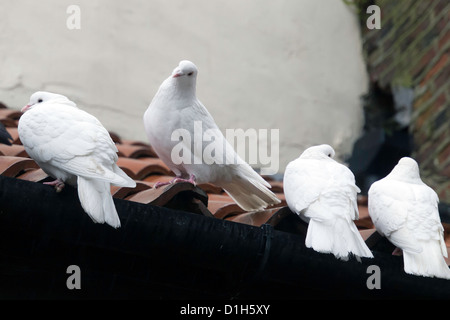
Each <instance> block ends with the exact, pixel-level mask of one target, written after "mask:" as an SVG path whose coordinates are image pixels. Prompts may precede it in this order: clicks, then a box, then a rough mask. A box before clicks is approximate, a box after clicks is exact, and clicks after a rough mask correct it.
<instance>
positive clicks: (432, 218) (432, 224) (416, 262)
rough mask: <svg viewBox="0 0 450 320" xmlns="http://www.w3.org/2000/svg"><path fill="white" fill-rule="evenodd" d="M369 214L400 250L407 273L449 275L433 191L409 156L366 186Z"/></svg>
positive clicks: (380, 231)
mask: <svg viewBox="0 0 450 320" xmlns="http://www.w3.org/2000/svg"><path fill="white" fill-rule="evenodd" d="M368 196H369V215H370V217H371V219H372V221H373V223H374V225H375V227H376V229H377V231H378V232H379V233H380V234H381V235H382V236H385V237H387V238H388V239H389V241H390V242H392V243H393V244H394V245H395V246H396V247H397V248H399V249H401V250H402V252H403V262H404V270H405V272H406V273H408V274H413V275H420V276H426V277H438V278H444V279H450V269H449V267H448V265H447V263H446V262H445V259H444V257H447V248H446V245H445V241H444V228H443V226H442V223H441V219H440V217H439V211H438V203H439V198H438V195H437V194H436V192H435V191H434V190H433V189H431V188H430V187H428V186H427V185H426V184H425V183H423V182H422V180H421V179H420V171H419V166H418V164H417V162H416V161H415V160H414V159H412V158H409V157H404V158H402V159H400V161H399V162H398V164H397V165H396V166H395V167H394V169H392V171H391V172H390V173H389V174H388V175H387V176H386V177H384V178H383V179H381V180H378V181H376V182H374V183H373V184H372V185H371V186H370V189H369V194H368Z"/></svg>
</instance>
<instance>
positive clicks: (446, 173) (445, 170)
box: [442, 164, 450, 178]
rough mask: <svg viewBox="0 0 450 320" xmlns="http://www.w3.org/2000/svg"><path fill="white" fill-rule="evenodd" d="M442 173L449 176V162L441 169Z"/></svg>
mask: <svg viewBox="0 0 450 320" xmlns="http://www.w3.org/2000/svg"><path fill="white" fill-rule="evenodd" d="M442 175H444V176H446V177H449V178H450V164H449V165H447V166H446V167H445V168H444V170H442Z"/></svg>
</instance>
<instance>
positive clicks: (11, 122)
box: [0, 118, 18, 127]
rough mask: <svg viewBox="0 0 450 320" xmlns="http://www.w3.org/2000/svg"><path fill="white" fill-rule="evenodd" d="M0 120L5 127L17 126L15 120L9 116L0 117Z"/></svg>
mask: <svg viewBox="0 0 450 320" xmlns="http://www.w3.org/2000/svg"><path fill="white" fill-rule="evenodd" d="M0 122H1V123H3V125H4V126H5V127H17V124H18V123H17V120H14V119H11V118H0Z"/></svg>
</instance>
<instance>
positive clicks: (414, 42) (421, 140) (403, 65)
mask: <svg viewBox="0 0 450 320" xmlns="http://www.w3.org/2000/svg"><path fill="white" fill-rule="evenodd" d="M370 4H375V5H377V6H379V8H380V9H381V29H372V30H370V29H368V28H367V26H366V23H365V22H366V21H365V19H367V18H368V17H369V16H370V14H367V13H366V11H365V8H364V6H367V5H368V3H367V2H365V4H364V6H361V7H360V9H361V13H360V16H361V29H362V36H363V40H364V53H365V55H366V61H367V67H368V71H369V74H370V79H371V82H372V84H376V86H377V88H379V89H381V90H384V91H385V92H390V93H392V94H393V93H394V92H395V90H396V88H410V89H411V90H410V91H411V92H412V93H413V99H412V106H411V110H410V117H409V126H408V129H409V132H410V134H411V135H412V138H413V147H412V155H411V156H412V157H413V158H415V159H416V160H417V161H418V162H419V165H420V168H421V175H422V179H423V180H424V181H425V182H426V183H427V184H429V185H430V186H431V187H432V188H433V189H434V190H435V191H436V192H437V193H438V195H439V198H440V200H441V202H446V203H450V81H449V73H450V57H449V49H450V30H449V28H450V24H449V21H450V1H448V0H433V1H418V0H416V1H412V0H400V1H392V0H375V1H371V3H370Z"/></svg>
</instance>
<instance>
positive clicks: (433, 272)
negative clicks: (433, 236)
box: [403, 240, 450, 279]
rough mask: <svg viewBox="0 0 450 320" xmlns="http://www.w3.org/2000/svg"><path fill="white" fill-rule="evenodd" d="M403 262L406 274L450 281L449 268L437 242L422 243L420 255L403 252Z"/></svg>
mask: <svg viewBox="0 0 450 320" xmlns="http://www.w3.org/2000/svg"><path fill="white" fill-rule="evenodd" d="M403 262H404V270H405V272H406V273H408V274H413V275H418V276H425V277H437V278H443V279H450V268H449V266H448V265H447V263H446V262H445V259H444V256H443V254H442V250H441V246H440V244H439V243H437V240H434V241H431V242H429V243H424V244H423V245H422V251H421V252H420V253H415V252H410V251H406V250H403Z"/></svg>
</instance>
